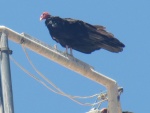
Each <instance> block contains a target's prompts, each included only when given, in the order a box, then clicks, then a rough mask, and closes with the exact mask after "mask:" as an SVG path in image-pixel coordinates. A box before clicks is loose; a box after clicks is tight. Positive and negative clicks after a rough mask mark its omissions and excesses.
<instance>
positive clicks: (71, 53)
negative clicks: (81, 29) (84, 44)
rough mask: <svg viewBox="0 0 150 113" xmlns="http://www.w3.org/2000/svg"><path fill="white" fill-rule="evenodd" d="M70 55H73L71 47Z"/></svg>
mask: <svg viewBox="0 0 150 113" xmlns="http://www.w3.org/2000/svg"><path fill="white" fill-rule="evenodd" d="M70 55H72V56H73V52H72V48H70Z"/></svg>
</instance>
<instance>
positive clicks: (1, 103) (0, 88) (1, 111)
mask: <svg viewBox="0 0 150 113" xmlns="http://www.w3.org/2000/svg"><path fill="white" fill-rule="evenodd" d="M1 35H2V33H1V32H0V37H1ZM0 59H1V54H0ZM0 64H1V61H0ZM0 68H1V65H0ZM2 97H3V96H2V83H1V71H0V113H4V112H3V99H2Z"/></svg>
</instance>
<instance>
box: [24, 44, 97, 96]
mask: <svg viewBox="0 0 150 113" xmlns="http://www.w3.org/2000/svg"><path fill="white" fill-rule="evenodd" d="M22 49H23V51H24V53H25V55H26V57H27V59H28V61H29V63H30V65H31V66H32V68H33V69H34V70H35V71H36V73H37V74H39V75H40V76H41V77H42V78H43V79H44V80H45V81H46V82H48V83H49V84H50V85H52V86H53V87H54V88H55V89H56V90H58V91H59V92H60V93H63V94H64V95H66V96H69V97H71V98H84V99H86V98H93V97H95V96H98V95H99V94H95V95H92V96H83V97H81V96H72V95H68V94H66V93H65V92H63V91H62V90H60V89H59V88H58V87H57V86H56V85H55V84H54V83H52V82H51V81H50V80H49V79H48V78H46V77H45V76H44V75H43V74H42V73H41V72H40V71H38V69H37V68H36V67H35V66H34V64H33V63H32V61H31V59H30V57H29V55H28V53H27V51H26V49H25V48H24V47H23V46H22Z"/></svg>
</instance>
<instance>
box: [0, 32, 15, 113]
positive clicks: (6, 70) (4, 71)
mask: <svg viewBox="0 0 150 113" xmlns="http://www.w3.org/2000/svg"><path fill="white" fill-rule="evenodd" d="M7 36H8V35H7V32H2V35H1V44H0V45H1V87H2V100H3V101H2V103H3V109H4V113H14V107H13V94H12V83H11V73H10V62H9V54H10V50H9V48H8V37H7Z"/></svg>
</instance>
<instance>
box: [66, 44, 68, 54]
mask: <svg viewBox="0 0 150 113" xmlns="http://www.w3.org/2000/svg"><path fill="white" fill-rule="evenodd" d="M66 53H67V54H68V45H66Z"/></svg>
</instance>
